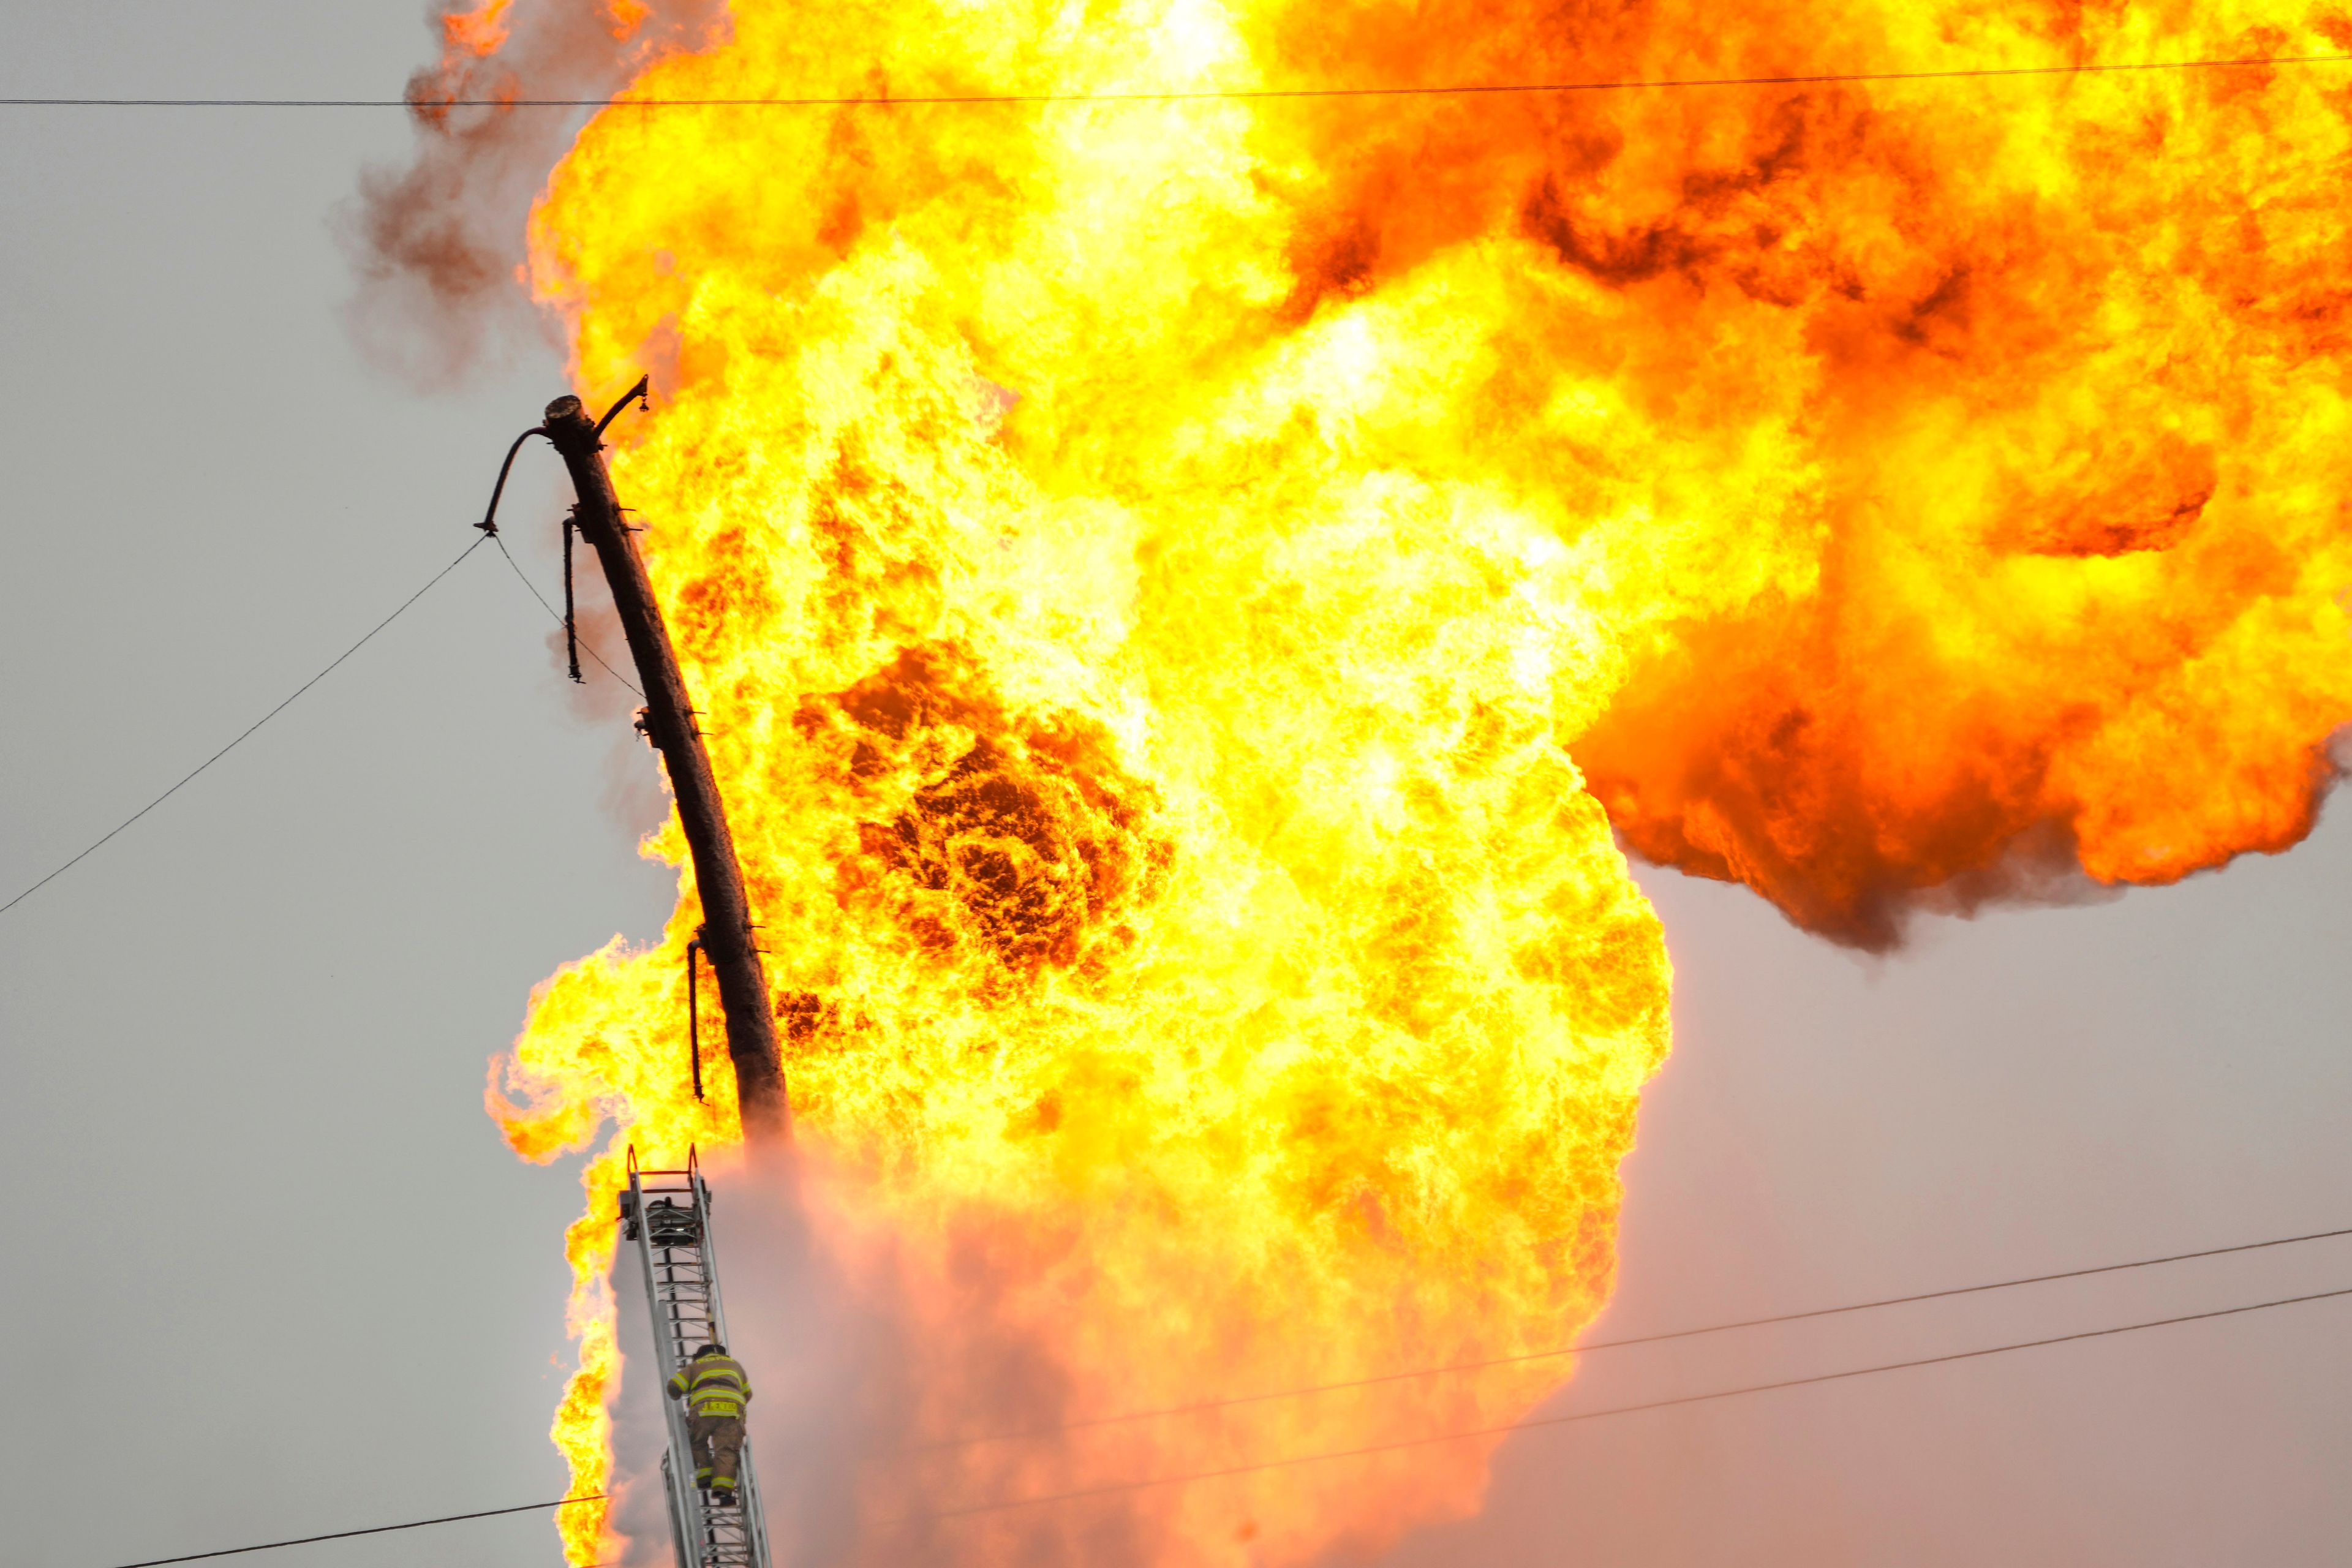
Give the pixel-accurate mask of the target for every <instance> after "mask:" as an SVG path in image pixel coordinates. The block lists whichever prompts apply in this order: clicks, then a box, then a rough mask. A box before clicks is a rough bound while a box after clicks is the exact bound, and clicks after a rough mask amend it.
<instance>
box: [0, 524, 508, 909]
mask: <svg viewBox="0 0 2352 1568" xmlns="http://www.w3.org/2000/svg"><path fill="white" fill-rule="evenodd" d="M480 545H481V540H479V539H477V540H475V541H474V542H473V543H471V544H468V545H467V546H466V548H465V549H463V550H461V551H459V552H457V560H456V561H452V562H450V563H449V564H448V565H446V566H444V567H443V568H441V570H440V571H438V572H436V573H435V574H433V576H432V578H431V580H430V581H428V582H427V583H426V584H425V586H424V587H422V588H419V589H417V590H416V592H415V593H414V594H411V595H408V597H407V598H405V599H403V600H402V601H401V602H400V607H399V608H398V609H396V610H394V611H393V612H392V614H390V615H388V616H384V618H383V619H382V620H380V621H378V622H377V623H376V624H375V625H374V626H372V627H370V628H369V629H368V633H367V636H366V637H362V638H360V640H359V641H357V642H355V643H353V644H352V646H351V647H347V648H345V649H344V650H343V651H342V652H341V653H339V654H337V655H336V656H335V658H334V661H333V662H332V663H331V664H329V665H328V666H327V668H324V669H322V670H320V672H319V673H318V674H316V675H314V676H312V677H311V678H310V679H308V680H306V681H304V682H303V683H302V684H301V685H299V686H298V687H296V688H295V689H294V694H293V696H292V697H289V698H287V699H286V700H285V701H283V702H280V703H279V704H278V706H277V707H275V708H272V709H271V710H269V711H268V712H267V713H264V714H263V715H262V716H261V717H260V718H258V719H256V720H255V721H253V722H252V723H250V724H248V725H247V726H246V727H245V729H244V730H243V731H241V732H240V733H239V734H238V735H237V737H236V740H234V741H231V742H229V743H228V744H227V745H226V746H223V747H222V748H221V749H220V750H219V751H217V752H214V753H213V754H212V755H211V756H209V757H206V758H205V760H204V761H203V762H201V763H197V764H196V765H195V766H194V768H193V769H191V770H190V771H189V772H188V773H187V774H186V776H185V777H183V778H182V779H181V780H180V782H179V783H178V784H173V786H172V787H171V788H170V789H167V790H165V791H164V792H163V794H162V795H157V796H156V797H155V798H154V799H153V800H151V801H149V802H148V803H147V804H146V805H142V806H141V807H140V808H139V809H138V810H137V811H134V812H132V813H131V815H130V816H126V817H124V818H123V819H122V820H121V822H119V823H117V824H115V825H114V826H113V827H112V828H110V829H109V830H108V831H107V832H106V834H105V835H104V836H103V837H100V838H99V839H98V840H97V841H96V842H94V843H92V844H90V845H89V847H86V848H84V849H83V850H82V852H81V853H80V854H79V855H76V856H75V857H74V858H72V859H70V860H68V861H67V862H66V863H65V864H64V865H62V866H60V867H58V868H57V869H56V870H54V871H52V872H50V873H49V874H48V875H47V876H46V877H44V878H42V879H40V880H39V881H37V882H36V883H34V884H33V885H32V886H31V887H29V888H26V889H25V890H24V891H23V892H21V893H18V894H17V895H16V897H15V898H13V899H11V900H8V901H7V902H6V903H5V904H0V915H5V914H6V913H7V912H8V911H9V910H13V909H15V908H16V906H17V905H18V904H21V903H23V902H24V901H25V900H26V899H29V898H31V897H32V896H33V895H34V894H35V893H37V892H39V891H40V890H41V889H43V888H46V887H47V886H48V885H49V884H50V883H51V882H54V881H56V880H57V879H58V878H59V877H62V876H64V875H65V874H66V873H67V872H68V871H70V870H72V869H73V868H75V867H76V866H79V865H80V864H81V863H82V862H83V861H84V860H86V859H88V858H89V857H90V855H92V854H93V853H95V852H96V851H97V850H98V849H99V848H100V847H103V846H104V845H105V844H106V843H107V841H108V840H110V839H111V838H112V837H114V836H115V835H116V834H118V833H121V831H122V830H123V829H124V828H126V827H128V826H131V824H132V823H134V822H136V821H138V820H139V819H140V818H141V817H142V816H146V815H147V814H148V813H149V812H151V811H152V810H154V809H155V808H156V807H157V806H159V805H163V803H164V802H165V801H167V800H169V799H171V798H172V797H173V795H177V794H178V793H179V792H180V790H181V789H182V788H183V787H184V786H185V785H186V784H188V783H189V782H190V781H191V780H193V779H194V778H195V776H196V775H197V774H198V773H203V772H204V771H205V769H206V768H208V767H211V766H212V765H213V764H214V763H216V762H219V761H220V760H221V759H222V758H223V757H226V756H227V755H228V754H229V753H230V752H233V751H235V750H236V748H237V747H238V746H240V745H242V744H244V743H245V741H246V739H247V737H248V736H250V735H251V734H252V733H253V732H254V731H256V730H258V729H260V728H261V727H262V726H263V725H264V724H267V723H268V722H269V721H271V720H272V719H275V718H277V717H278V715H279V714H280V713H283V712H285V711H286V710H287V709H289V708H290V707H292V706H293V704H294V699H295V698H297V697H299V696H301V695H302V693H304V692H305V691H308V690H310V688H312V687H314V686H316V685H318V684H319V682H320V681H322V680H324V679H327V677H329V676H330V675H332V674H333V673H334V672H335V670H336V668H338V667H340V666H341V664H342V662H343V660H345V659H347V658H351V657H352V655H353V654H355V653H357V652H359V651H360V649H362V648H363V647H366V646H367V645H368V643H369V641H370V640H371V639H373V637H374V636H375V635H376V633H378V632H380V631H382V630H383V628H384V627H386V626H390V625H392V623H393V622H394V621H396V620H398V619H400V617H401V616H402V615H403V614H404V612H405V611H406V610H407V609H408V606H409V605H414V604H415V603H416V601H417V600H419V599H421V598H423V597H425V595H426V594H428V593H430V592H431V591H432V590H433V587H434V584H437V583H439V582H440V581H441V579H442V578H444V577H446V576H447V575H449V574H450V573H452V572H455V571H456V570H457V563H458V562H459V561H463V560H465V559H466V557H467V556H468V555H471V554H472V553H473V552H475V551H476V550H477V549H478V548H479V547H480Z"/></svg>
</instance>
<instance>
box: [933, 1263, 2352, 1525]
mask: <svg viewBox="0 0 2352 1568" xmlns="http://www.w3.org/2000/svg"><path fill="white" fill-rule="evenodd" d="M2344 1296H2352V1287H2347V1288H2346V1289H2341V1290H2320V1291H2315V1292H2314V1293H2313V1294H2311V1295H2308V1296H2284V1297H2281V1298H2279V1299H2277V1300H2269V1301H2254V1302H2250V1303H2248V1304H2247V1305H2245V1306H2242V1307H2221V1308H2216V1309H2215V1310H2212V1311H2210V1312H2188V1313H2184V1314H2182V1315H2181V1316H2179V1317H2177V1318H2157V1319H2153V1320H2151V1321H2147V1322H2143V1323H2123V1324H2118V1325H2117V1326H2116V1327H2115V1328H2111V1329H2085V1330H2084V1331H2081V1332H2079V1333H2072V1334H2053V1335H2052V1336H2051V1337H2050V1338H2048V1339H2042V1340H2019V1341H2017V1342H2013V1343H2011V1344H2005V1345H1987V1346H1984V1347H1983V1348H1982V1349H1979V1350H1972V1351H1954V1352H1950V1353H1948V1354H1946V1355H1931V1356H1920V1357H1917V1358H1916V1359H1915V1360H1911V1361H1895V1362H1885V1363H1880V1364H1879V1365H1876V1366H1857V1367H1850V1368H1848V1369H1847V1370H1845V1371H1843V1372H1823V1373H1814V1374H1812V1375H1811V1376H1810V1377H1785V1378H1782V1379H1780V1380H1779V1381H1778V1382H1775V1383H1751V1384H1747V1385H1745V1386H1743V1387H1739V1388H1718V1389H1715V1390H1713V1391H1711V1392H1709V1393H1706V1394H1679V1395H1677V1396H1675V1398H1672V1399H1652V1400H1646V1401H1644V1402H1643V1403H1642V1404H1640V1405H1611V1406H1609V1407H1608V1408H1607V1409H1603V1410H1580V1411H1576V1412H1573V1413H1571V1414H1570V1415H1541V1416H1538V1417H1536V1418H1535V1419H1533V1420H1529V1421H1511V1422H1506V1423H1504V1424H1503V1425H1501V1426H1476V1427H1472V1428H1470V1429H1469V1430H1467V1431H1462V1432H1441V1433H1438V1434H1436V1435H1434V1436H1427V1437H1400V1438H1398V1439H1397V1440H1396V1441H1394V1442H1391V1443H1369V1444H1366V1445H1365V1446H1364V1447H1360V1448H1337V1449H1332V1450H1330V1451H1328V1452H1326V1453H1320V1454H1295V1455H1292V1456H1290V1457H1288V1458H1280V1459H1263V1460H1260V1461H1258V1462H1257V1463H1255V1464H1249V1465H1228V1466H1226V1467H1224V1468H1222V1469H1214V1470H1194V1471H1191V1472H1189V1473H1187V1474H1184V1475H1181V1476H1161V1477H1158V1478H1156V1479H1151V1480H1143V1481H1119V1482H1115V1483H1113V1484H1111V1485H1108V1486H1099V1487H1082V1488H1079V1489H1076V1490H1074V1491H1066V1492H1048V1493H1045V1494H1044V1495H1042V1496H1038V1497H1025V1498H1010V1499H1007V1500H1004V1501H1003V1502H988V1503H977V1504H974V1505H973V1506H971V1507H970V1508H951V1509H943V1510H940V1511H938V1512H936V1513H929V1514H921V1515H917V1516H915V1517H918V1518H922V1519H963V1518H968V1517H970V1516H971V1515H974V1514H982V1513H1001V1512H1003V1511H1004V1510H1008V1509H1016V1508H1038V1507H1043V1506H1044V1505H1045V1504H1047V1503H1056V1502H1076V1501H1078V1500H1082V1499H1086V1498H1097V1497H1110V1496H1114V1495H1117V1494H1118V1493H1121V1492H1134V1491H1146V1490H1150V1489H1156V1488H1160V1487H1176V1486H1188V1485H1190V1484H1192V1482H1194V1481H1208V1480H1219V1479H1224V1478H1226V1477H1230V1476H1246V1475H1252V1474H1255V1473H1256V1472H1258V1471H1261V1470H1276V1469H1286V1468H1289V1467H1291V1466H1294V1465H1313V1464H1320V1463H1322V1462H1323V1461H1325V1460H1328V1459H1354V1458H1364V1457H1366V1456H1369V1455H1372V1454H1388V1453H1394V1452H1396V1451H1398V1450H1399V1449H1403V1448H1424V1447H1432V1446H1433V1445H1435V1444H1439V1443H1460V1442H1466V1441H1468V1440H1469V1439H1471V1438H1473V1437H1495V1436H1502V1435H1504V1434H1506V1433H1509V1432H1528V1431H1535V1430H1537V1429H1539V1428H1542V1427H1548V1426H1571V1425H1573V1424H1575V1423H1577V1422H1580V1421H1598V1420H1601V1418H1602V1417H1604V1416H1610V1415H1637V1414H1639V1413H1640V1412H1642V1411H1645V1410H1666V1409H1671V1408H1673V1407H1674V1406H1675V1405H1702V1404H1705V1403H1706V1402H1707V1401H1709V1400H1715V1399H1736V1398H1738V1397H1740V1396H1741V1395H1743V1394H1769V1393H1772V1392H1774V1391H1776V1390H1779V1389H1784V1388H1803V1387H1807V1386H1809V1385H1811V1384H1817V1383H1837V1382H1841V1381H1843V1380H1844V1379H1846V1378H1850V1377H1870V1376H1873V1375H1874V1374H1876V1373H1882V1372H1905V1371H1908V1370H1910V1369H1911V1368H1914V1367H1922V1366H1941V1365H1943V1364H1945V1363H1948V1362H1957V1361H1973V1360H1975V1359H1977V1358H1978V1357H1979V1356H1990V1355H2005V1354H2007V1353H2008V1352H2011V1351H2030V1350H2039V1349H2042V1347H2044V1346H2047V1345H2063V1344H2072V1343H2074V1342H2076V1341H2078V1340H2096V1339H2105V1338H2107V1337H2108V1336H2110V1335H2114V1334H2129V1333H2137V1332H2138V1331H2140V1330H2142V1329H2164V1328H2170V1327H2172V1326H2173V1325H2175V1324H2177V1323H2198V1322H2203V1321H2207V1320H2209V1319H2212V1318H2230V1317H2235V1316H2237V1315H2239V1314H2240V1313H2242V1312H2261V1311H2266V1310H2269V1309H2271V1308H2273V1307H2294V1306H2300V1305H2301V1304H2303V1303H2305V1302H2306V1301H2328V1300H2336V1299H2337V1298H2339V1297H2344Z"/></svg>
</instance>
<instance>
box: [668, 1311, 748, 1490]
mask: <svg viewBox="0 0 2352 1568" xmlns="http://www.w3.org/2000/svg"><path fill="white" fill-rule="evenodd" d="M669 1396H670V1397H671V1398H672V1399H683V1400H685V1401H686V1430H687V1433H688V1436H691V1437H692V1438H693V1439H694V1484H695V1485H696V1486H698V1487H702V1488H705V1489H708V1490H709V1493H710V1500H711V1501H712V1502H714V1503H721V1504H724V1503H731V1502H733V1501H734V1500H735V1474H736V1472H737V1471H738V1470H739V1469H740V1468H742V1459H743V1407H744V1406H745V1405H749V1404H750V1403H751V1379H750V1378H748V1377H745V1376H744V1375H743V1367H742V1363H740V1362H738V1361H736V1360H735V1358H734V1357H732V1356H730V1355H729V1354H728V1353H727V1347H726V1346H725V1345H721V1344H708V1345H705V1346H703V1347H702V1348H701V1349H700V1350H698V1351H697V1352H694V1359H693V1360H692V1361H690V1362H688V1363H686V1364H685V1365H684V1366H682V1367H679V1368H678V1369H677V1376H675V1377H673V1378H671V1379H670V1380H669Z"/></svg>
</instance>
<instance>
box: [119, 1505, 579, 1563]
mask: <svg viewBox="0 0 2352 1568" xmlns="http://www.w3.org/2000/svg"><path fill="white" fill-rule="evenodd" d="M610 1495H611V1494H610V1493H607V1492H591V1493H589V1494H587V1495H586V1496H584V1497H566V1498H557V1499H556V1500H554V1501H553V1502H526V1503H519V1504H517V1505H516V1506H515V1507H513V1508H486V1509H483V1510H481V1511H479V1512H478V1513H448V1514H443V1515H442V1516H441V1517H440V1518H439V1519H412V1520H410V1521H408V1522H407V1523H405V1524H378V1525H372V1526H370V1527H369V1528H368V1529H366V1530H338V1531H335V1532H334V1533H332V1534H331V1535H304V1536H299V1537H297V1538H296V1539H294V1540H292V1541H265V1542H261V1543H260V1544H259V1545H257V1546H229V1547H224V1548H223V1549H222V1550H220V1551H218V1552H189V1553H188V1554H187V1555H186V1556H184V1557H150V1558H149V1559H147V1561H146V1562H144V1563H121V1564H120V1565H119V1568H163V1565H164V1564H165V1563H201V1562H203V1561H204V1560H205V1558H207V1557H236V1556H240V1555H242V1554H243V1553H245V1552H275V1551H277V1550H278V1548H279V1547H281V1546H310V1545H312V1544H314V1543H316V1542H321V1541H348V1540H350V1539H351V1538H352V1536H354V1535H388V1534H390V1533H392V1532H393V1531H396V1530H422V1529H424V1528H425V1526H426V1525H428V1524H456V1523H457V1521H460V1520H467V1519H495V1518H497V1517H498V1516H499V1514H502V1513H537V1512H538V1511H539V1510H541V1509H543V1508H569V1507H571V1506H572V1504H573V1503H575V1502H602V1501H604V1500H605V1498H607V1497H608V1496H610Z"/></svg>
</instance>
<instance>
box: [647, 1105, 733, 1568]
mask: <svg viewBox="0 0 2352 1568" xmlns="http://www.w3.org/2000/svg"><path fill="white" fill-rule="evenodd" d="M678 1177H683V1178H685V1179H684V1181H683V1182H679V1181H677V1180H675V1178H678ZM681 1199H683V1200H685V1201H684V1202H682V1203H681V1202H680V1201H679V1200H681ZM655 1200H662V1201H663V1202H666V1203H667V1204H668V1205H671V1206H673V1207H678V1208H686V1209H688V1210H690V1211H691V1213H692V1215H693V1222H692V1223H693V1239H692V1241H691V1243H690V1244H687V1243H681V1242H680V1241H678V1240H677V1227H675V1226H673V1227H671V1230H670V1241H669V1244H668V1245H661V1246H656V1243H655V1239H654V1226H653V1225H652V1224H651V1223H650V1216H651V1214H652V1212H653V1211H652V1209H651V1207H649V1205H653V1204H654V1202H655ZM622 1214H623V1217H624V1221H625V1229H627V1230H632V1231H634V1232H635V1241H636V1247H637V1256H638V1260H639V1262H640V1263H641V1265H642V1266H643V1268H644V1271H645V1280H646V1314H647V1316H648V1317H649V1318H650V1319H651V1320H652V1327H653V1333H654V1353H655V1359H656V1362H657V1363H658V1364H659V1369H660V1370H659V1375H660V1378H661V1380H662V1383H663V1384H664V1386H663V1388H662V1389H661V1402H662V1409H663V1422H664V1426H665V1429H666V1430H667V1433H668V1436H669V1445H668V1449H667V1452H666V1453H665V1454H664V1455H663V1456H662V1489H663V1491H664V1493H665V1494H666V1500H667V1502H668V1504H669V1515H670V1530H671V1533H672V1539H673V1542H674V1543H675V1545H676V1547H677V1562H678V1568H770V1564H769V1559H768V1539H767V1531H766V1528H765V1526H764V1523H763V1518H762V1514H761V1507H760V1491H759V1481H758V1479H757V1474H756V1472H755V1470H754V1468H753V1466H752V1463H751V1444H750V1442H749V1441H748V1440H747V1441H746V1442H745V1443H744V1445H743V1452H742V1456H741V1458H740V1460H739V1462H738V1466H737V1478H736V1501H735V1504H734V1506H733V1507H731V1508H723V1509H714V1508H711V1507H709V1506H708V1500H707V1499H706V1497H705V1494H704V1493H703V1491H702V1489H700V1488H699V1487H697V1486H696V1485H695V1484H694V1482H693V1479H692V1478H693V1472H694V1445H693V1440H692V1436H691V1435H690V1434H689V1433H688V1429H687V1424H686V1402H685V1401H683V1400H677V1399H672V1398H670V1397H669V1389H668V1386H667V1384H668V1382H669V1379H670V1377H671V1375H672V1374H673V1373H676V1372H677V1371H678V1369H680V1368H681V1367H683V1366H685V1365H686V1364H687V1363H688V1361H690V1360H691V1359H692V1357H693V1355H694V1353H695V1352H697V1351H698V1350H700V1349H701V1348H702V1347H703V1346H704V1345H708V1344H723V1343H725V1342H726V1338H727V1316H726V1307H725V1304H724V1303H723V1302H722V1300H720V1297H719V1272H718V1264H717V1259H716V1257H715V1254H714V1250H713V1248H712V1246H711V1239H710V1187H709V1184H708V1183H706V1182H705V1181H704V1180H703V1179H702V1172H701V1169H700V1162H699V1161H698V1159H695V1158H694V1157H692V1156H691V1155H689V1157H688V1164H687V1168H686V1169H685V1170H683V1171H651V1170H640V1169H639V1168H638V1166H637V1163H636V1155H635V1150H632V1151H631V1152H630V1158H629V1191H628V1195H627V1196H626V1197H625V1198H624V1199H623V1201H622Z"/></svg>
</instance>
